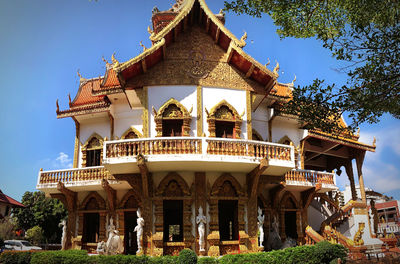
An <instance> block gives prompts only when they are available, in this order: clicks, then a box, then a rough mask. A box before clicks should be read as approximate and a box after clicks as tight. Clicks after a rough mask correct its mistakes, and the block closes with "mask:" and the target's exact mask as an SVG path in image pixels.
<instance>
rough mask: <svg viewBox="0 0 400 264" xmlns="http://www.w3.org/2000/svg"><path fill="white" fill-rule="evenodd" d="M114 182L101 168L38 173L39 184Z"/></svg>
mask: <svg viewBox="0 0 400 264" xmlns="http://www.w3.org/2000/svg"><path fill="white" fill-rule="evenodd" d="M102 179H107V180H114V177H113V176H112V175H111V174H110V173H109V172H108V171H107V170H106V169H105V168H104V167H103V166H98V167H87V168H81V169H68V170H57V171H40V175H39V184H46V183H58V182H63V183H69V182H77V181H93V180H102Z"/></svg>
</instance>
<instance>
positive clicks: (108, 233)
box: [106, 216, 115, 238]
mask: <svg viewBox="0 0 400 264" xmlns="http://www.w3.org/2000/svg"><path fill="white" fill-rule="evenodd" d="M114 230H115V225H114V220H113V218H112V216H111V217H110V224H109V225H108V226H107V230H106V231H107V238H109V237H110V236H111V235H112V233H113V232H114Z"/></svg>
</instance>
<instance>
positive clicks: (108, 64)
mask: <svg viewBox="0 0 400 264" xmlns="http://www.w3.org/2000/svg"><path fill="white" fill-rule="evenodd" d="M101 59H102V60H103V61H104V62H105V63H106V65H107V66H110V63H109V62H108V61H107V60H106V59H105V58H104V56H101Z"/></svg>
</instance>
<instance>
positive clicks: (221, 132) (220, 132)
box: [215, 121, 235, 138]
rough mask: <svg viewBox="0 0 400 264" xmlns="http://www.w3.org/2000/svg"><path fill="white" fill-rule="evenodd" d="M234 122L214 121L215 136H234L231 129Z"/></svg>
mask: <svg viewBox="0 0 400 264" xmlns="http://www.w3.org/2000/svg"><path fill="white" fill-rule="evenodd" d="M234 127H235V123H234V122H230V121H215V136H216V137H219V138H234V134H233V129H234Z"/></svg>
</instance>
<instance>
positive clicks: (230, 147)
mask: <svg viewBox="0 0 400 264" xmlns="http://www.w3.org/2000/svg"><path fill="white" fill-rule="evenodd" d="M104 150H105V151H104V158H105V159H107V158H118V157H135V156H137V155H138V154H143V155H174V154H208V155H227V156H246V157H251V158H267V159H276V160H284V161H291V160H294V152H293V147H291V146H287V145H282V144H275V143H270V142H259V141H253V140H240V139H223V138H190V137H163V138H151V139H149V138H148V139H128V140H114V141H106V142H105V145H104Z"/></svg>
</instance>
